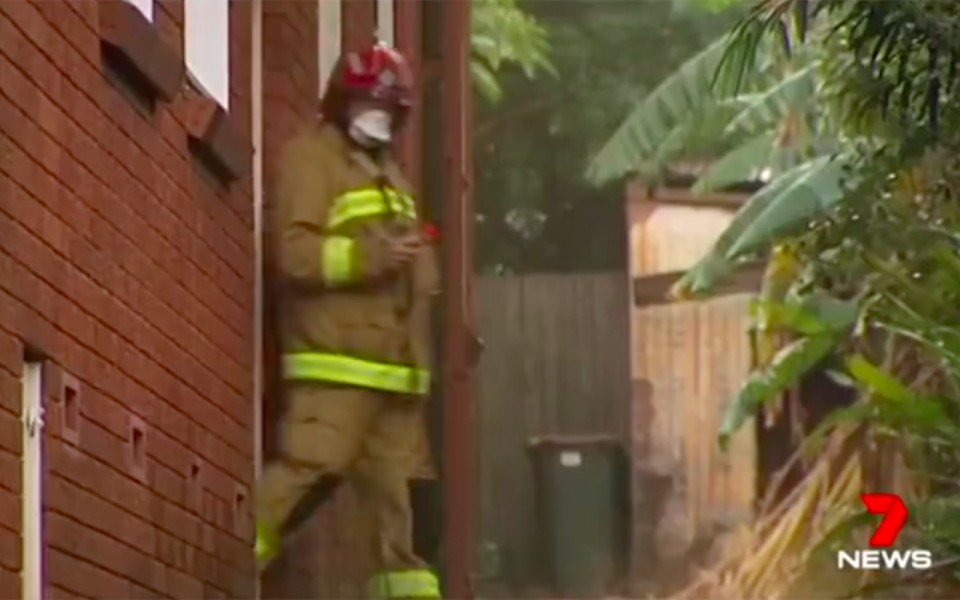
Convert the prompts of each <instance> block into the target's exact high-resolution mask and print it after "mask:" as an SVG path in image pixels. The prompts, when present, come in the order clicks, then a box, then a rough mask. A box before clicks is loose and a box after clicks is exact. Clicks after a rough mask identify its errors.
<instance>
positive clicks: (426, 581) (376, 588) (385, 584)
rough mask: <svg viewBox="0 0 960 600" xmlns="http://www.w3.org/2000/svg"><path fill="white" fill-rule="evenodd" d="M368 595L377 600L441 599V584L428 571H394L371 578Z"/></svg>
mask: <svg viewBox="0 0 960 600" xmlns="http://www.w3.org/2000/svg"><path fill="white" fill-rule="evenodd" d="M367 593H368V597H370V598H372V599H375V600H396V599H400V598H424V599H428V598H440V582H439V581H438V580H437V576H436V575H434V574H433V573H431V572H430V571H428V570H427V569H417V570H413V571H393V572H390V573H380V574H379V575H374V576H373V577H371V578H370V583H369V584H368V586H367Z"/></svg>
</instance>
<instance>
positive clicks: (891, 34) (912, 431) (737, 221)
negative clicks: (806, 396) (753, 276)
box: [597, 0, 960, 594]
mask: <svg viewBox="0 0 960 600" xmlns="http://www.w3.org/2000/svg"><path fill="white" fill-rule="evenodd" d="M958 32H960V5H957V4H956V3H929V2H911V1H908V0H890V1H887V2H869V1H859V0H858V1H841V0H822V1H820V2H816V3H814V2H807V1H803V0H784V1H780V2H763V3H758V4H757V6H756V8H754V10H753V12H752V13H751V14H750V15H749V17H748V18H747V19H745V20H744V21H743V22H742V23H741V24H740V25H738V26H737V27H736V28H734V30H733V31H732V32H731V33H730V34H728V36H727V38H726V41H725V47H724V49H723V58H722V60H721V62H720V65H719V67H718V69H717V70H716V71H715V72H714V73H709V74H706V75H703V74H701V75H696V76H699V77H700V81H699V83H697V82H692V81H686V82H684V83H683V84H682V85H680V84H677V83H675V82H674V83H673V84H672V85H673V86H674V88H677V89H679V88H682V89H687V90H689V89H703V88H702V86H703V85H706V84H708V83H710V82H713V85H712V87H711V88H710V94H709V95H704V100H703V101H701V102H699V103H690V102H687V104H686V105H687V106H697V107H699V108H698V109H697V110H698V111H700V112H702V113H706V114H709V115H714V114H719V113H715V112H713V111H714V110H715V109H716V107H718V106H723V105H728V106H729V105H730V104H731V103H732V104H736V105H737V106H738V107H741V108H740V109H739V112H738V114H737V115H735V116H733V117H729V118H727V119H726V120H725V123H726V126H725V127H724V129H723V131H722V132H721V133H720V134H719V135H718V136H717V137H716V138H714V139H712V140H709V139H707V140H691V139H689V138H687V139H683V140H682V142H678V141H677V139H676V136H671V135H669V134H663V133H662V132H663V130H664V129H669V127H670V126H671V124H670V123H669V115H668V116H667V117H666V118H665V117H664V116H663V113H656V112H655V111H652V110H647V111H646V114H645V115H641V116H639V117H638V116H637V115H632V116H631V118H632V119H652V120H657V119H659V120H660V121H661V123H660V124H659V125H658V126H657V127H653V126H650V127H647V129H646V131H653V132H655V135H654V136H652V137H651V138H649V139H646V140H644V141H643V144H640V143H638V142H633V145H632V146H630V141H629V140H627V141H624V140H623V139H621V142H623V143H624V144H626V145H627V146H628V147H629V150H630V151H636V152H635V153H634V157H640V158H641V159H642V161H644V162H646V163H649V162H650V161H651V160H654V161H657V160H659V161H662V162H660V163H659V164H657V165H656V166H657V168H661V169H662V168H668V166H669V164H670V163H669V161H670V160H676V159H677V158H678V157H686V156H690V155H691V154H693V155H696V154H697V153H698V152H701V151H702V149H703V148H710V149H718V148H724V147H726V148H733V150H732V151H730V153H729V154H726V155H724V154H723V153H715V154H714V156H718V157H719V158H718V160H716V162H715V163H714V166H713V168H712V169H710V170H709V171H707V173H706V174H705V175H704V176H703V179H705V180H706V182H705V183H703V182H701V183H700V184H699V189H710V188H712V187H714V186H722V185H726V184H729V183H730V182H732V181H736V180H737V178H743V177H745V176H746V175H747V174H749V173H750V172H751V170H752V169H751V167H753V170H754V171H755V170H756V169H759V168H761V167H763V168H765V169H770V170H771V171H775V170H776V169H777V168H779V169H780V172H779V175H776V176H774V177H772V180H771V181H769V183H767V184H766V185H765V186H764V187H763V188H762V189H761V190H760V191H759V192H758V193H757V194H756V195H754V197H753V198H751V199H750V200H749V201H748V202H747V203H746V204H745V205H744V206H743V208H742V209H741V210H740V211H739V212H738V214H737V215H736V217H735V218H734V220H733V222H732V223H731V225H730V226H729V228H728V229H727V230H726V231H725V232H724V233H723V234H722V235H721V236H720V238H719V240H718V241H717V243H716V244H715V246H714V247H713V248H712V249H711V251H710V252H709V253H708V254H707V255H706V256H704V257H703V258H702V259H701V261H700V262H699V263H697V265H696V266H695V267H694V268H693V269H691V270H690V271H689V272H688V273H687V274H686V275H685V277H684V279H683V281H682V284H681V286H680V287H681V291H685V292H687V293H694V294H705V293H709V291H710V290H711V289H712V287H713V286H714V285H715V284H716V283H717V282H718V281H719V280H720V279H721V278H722V277H723V276H725V275H726V274H728V273H729V272H730V271H731V270H733V269H735V268H736V267H737V265H738V264H739V263H740V262H742V261H743V260H744V259H746V258H749V257H755V256H758V255H763V254H766V253H769V252H770V250H771V249H781V248H787V249H789V252H790V253H791V254H792V256H794V257H795V259H796V261H797V262H798V263H799V265H800V268H799V269H797V271H796V273H793V274H791V275H790V276H789V277H787V278H781V279H778V280H772V279H771V280H768V281H767V282H766V283H765V288H768V287H769V288H770V289H776V290H777V293H776V294H775V295H774V296H776V297H783V298H785V299H784V300H782V301H781V300H769V299H765V300H763V301H762V302H759V303H758V304H757V306H756V307H755V312H756V314H757V316H758V317H760V316H762V317H763V329H764V330H767V329H771V328H772V329H774V330H778V331H789V332H792V334H793V335H794V336H796V339H795V341H793V342H792V343H791V344H790V345H788V346H786V347H785V348H783V349H781V350H780V352H779V353H777V354H776V355H775V356H773V358H772V359H771V360H766V361H764V362H763V364H761V366H760V368H759V369H758V370H757V372H756V373H754V374H752V375H751V376H750V377H749V378H748V380H747V381H746V382H745V383H744V385H743V387H742V389H741V390H740V391H739V393H738V394H736V395H735V396H734V398H732V399H731V401H730V402H729V404H728V407H727V413H726V418H725V420H724V422H723V425H722V429H721V431H720V441H721V443H726V442H727V441H728V440H729V437H730V436H731V435H732V434H733V433H734V432H735V431H736V430H737V429H738V428H739V427H741V426H742V425H743V423H745V422H746V421H747V420H748V419H749V417H750V416H751V415H753V414H756V412H757V411H758V410H759V409H760V408H761V407H762V406H763V405H764V404H765V403H766V402H768V401H770V399H771V398H773V397H775V396H776V395H777V394H779V393H780V392H782V391H783V390H784V389H785V388H786V387H787V386H789V385H790V384H791V383H792V382H795V381H797V379H798V378H799V377H801V376H802V375H803V373H804V372H805V371H806V370H808V369H810V368H811V367H812V366H813V365H815V364H817V363H818V361H820V360H822V359H825V358H827V357H830V356H836V357H839V359H840V360H839V361H837V364H836V365H835V370H834V374H835V376H836V377H837V378H838V379H842V380H843V381H844V382H845V384H847V385H851V386H854V387H856V389H857V390H858V392H859V400H858V401H857V403H856V404H854V405H853V406H852V407H849V408H846V409H842V410H838V411H836V412H835V413H834V414H833V415H831V416H830V417H829V418H828V419H827V420H826V421H825V422H824V423H823V424H822V425H821V428H820V429H819V430H818V431H817V432H816V433H815V435H814V436H812V437H811V441H812V442H815V441H816V440H818V439H822V437H823V434H824V431H825V430H827V429H829V428H830V427H833V426H836V425H837V424H839V423H846V424H849V423H851V422H855V423H860V424H861V425H865V426H869V429H870V430H871V431H872V435H873V436H874V438H876V439H880V440H885V441H889V442H892V443H894V444H896V447H897V448H898V449H899V452H900V455H901V456H902V457H903V458H904V459H905V460H906V461H907V463H908V466H909V467H910V469H911V471H912V474H913V475H914V477H915V479H916V483H917V484H918V485H921V487H922V491H921V496H922V498H921V500H920V501H918V502H916V503H915V504H913V505H912V507H915V508H916V512H917V513H918V516H917V518H916V519H915V520H914V521H913V522H912V523H913V524H912V526H911V531H910V532H908V535H910V536H912V539H913V540H916V543H917V546H920V547H931V548H934V549H936V550H937V552H938V554H937V555H936V556H937V558H938V559H942V561H943V564H941V565H940V566H938V568H937V569H935V572H934V574H933V575H936V576H939V577H941V578H945V579H947V580H949V579H951V578H956V577H957V569H956V565H957V564H960V546H958V545H957V544H956V542H955V540H954V538H953V537H952V536H950V535H946V536H945V535H943V534H942V532H943V531H960V520H958V519H957V518H956V516H955V507H956V497H957V496H958V495H960V487H958V484H957V482H958V481H960V478H958V475H960V235H958V234H957V232H958V231H960V158H958V154H957V149H958V148H960V130H958V128H957V125H958V124H960V105H957V103H956V101H955V91H956V89H957V86H958V85H960V76H958V71H960V69H958V66H960V41H958V40H960V37H958V35H957V34H958ZM771 65H773V66H774V69H773V71H774V72H778V73H779V74H780V75H779V77H777V78H776V80H775V81H774V82H773V83H771V82H770V81H768V80H767V77H766V74H768V73H770V72H771ZM687 76H688V77H692V76H695V74H694V73H693V72H692V71H688V72H687ZM718 82H719V83H722V85H723V86H726V87H727V89H726V90H724V91H723V92H720V91H718ZM664 101H665V100H664ZM645 102H647V103H649V98H648V99H647V101H645ZM641 108H642V107H641ZM725 114H729V113H725ZM695 118H696V119H697V120H703V119H705V117H704V116H703V115H700V116H697V117H695ZM694 142H696V143H694ZM767 144H772V145H771V146H767ZM608 146H610V144H609V143H608ZM664 147H666V148H667V150H664ZM764 148H767V149H774V150H777V151H789V152H792V156H791V157H789V158H788V159H787V160H786V161H784V160H782V159H781V156H780V155H779V153H778V152H771V153H768V155H767V156H765V155H764V152H763V150H764ZM628 154H629V152H627V151H624V152H621V155H622V156H623V155H628ZM622 156H621V158H622ZM664 157H665V158H664ZM601 158H602V159H603V161H606V162H608V163H609V162H611V161H612V160H613V159H611V158H610V157H609V156H607V157H598V159H597V160H598V161H600V160H601ZM666 159H669V160H666ZM754 159H755V160H756V162H753V164H752V165H751V162H752V160H754ZM791 160H792V161H795V162H794V163H793V166H787V165H789V164H790V162H789V161H791ZM634 165H635V166H634V167H633V168H632V170H633V171H634V172H637V171H640V172H643V169H642V168H640V167H638V166H636V165H637V161H635V163H634ZM613 171H614V170H610V169H608V172H613ZM777 256H778V253H777V252H776V251H775V252H774V258H772V259H771V265H773V264H774V261H775V259H777ZM776 271H777V270H776V269H770V271H769V272H770V273H776ZM798 274H799V275H798ZM785 288H788V289H786V291H784V290H785ZM817 307H819V308H817ZM867 485H868V486H869V485H871V482H869V481H868V482H867ZM945 507H948V508H945ZM851 514H853V513H851ZM861 522H862V519H861V518H860V516H858V515H853V516H852V517H851V518H850V519H849V520H847V521H846V522H845V523H844V524H843V526H842V527H841V528H840V529H842V530H843V531H839V530H838V531H835V532H832V533H830V534H828V535H826V536H825V539H824V543H825V544H826V545H830V544H833V543H834V541H835V539H836V538H837V536H841V535H846V534H847V533H850V532H851V531H854V530H855V529H857V528H858V527H859V524H860V523H861ZM828 542H829V543H828ZM848 543H849V542H848ZM893 583H897V582H896V581H895V582H893ZM901 583H902V582H901ZM897 589H898V590H900V593H901V594H902V593H903V589H905V588H902V587H901V588H897ZM863 593H864V594H865V593H866V592H865V591H864V592H863Z"/></svg>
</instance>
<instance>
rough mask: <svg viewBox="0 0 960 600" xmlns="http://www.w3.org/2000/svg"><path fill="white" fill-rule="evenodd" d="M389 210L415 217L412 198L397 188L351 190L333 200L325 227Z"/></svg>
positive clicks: (336, 225)
mask: <svg viewBox="0 0 960 600" xmlns="http://www.w3.org/2000/svg"><path fill="white" fill-rule="evenodd" d="M384 195H386V198H384ZM390 212H392V213H396V214H399V215H403V216H405V217H408V218H410V219H416V218H417V211H416V205H415V203H414V201H413V198H411V197H410V196H408V195H406V194H402V193H400V192H398V191H397V190H394V189H385V190H384V191H383V192H381V191H380V190H379V189H376V188H363V189H358V190H353V191H350V192H347V193H345V194H342V195H340V196H338V197H337V198H336V199H335V200H334V201H333V206H332V207H331V208H330V214H329V216H328V217H327V227H328V228H330V229H333V228H334V227H339V226H340V225H343V224H344V223H346V222H347V221H352V220H353V219H361V218H364V217H375V216H377V215H383V214H387V213H390Z"/></svg>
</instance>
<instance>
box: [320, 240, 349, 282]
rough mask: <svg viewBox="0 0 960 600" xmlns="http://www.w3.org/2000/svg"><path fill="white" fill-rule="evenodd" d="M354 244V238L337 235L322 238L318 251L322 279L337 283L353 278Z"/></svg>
mask: <svg viewBox="0 0 960 600" xmlns="http://www.w3.org/2000/svg"><path fill="white" fill-rule="evenodd" d="M356 246H357V243H356V242H355V241H354V240H352V239H350V238H348V237H343V236H339V235H331V236H328V237H327V238H325V239H324V240H323V247H322V249H321V251H320V253H321V264H322V267H321V268H322V270H323V280H324V281H326V282H327V283H332V284H337V283H344V282H347V281H350V280H351V279H352V278H353V274H354V251H355V250H356Z"/></svg>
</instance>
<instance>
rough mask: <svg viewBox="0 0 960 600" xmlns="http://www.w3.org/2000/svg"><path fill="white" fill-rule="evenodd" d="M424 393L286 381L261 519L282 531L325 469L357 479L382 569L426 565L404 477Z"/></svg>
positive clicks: (261, 496) (418, 432) (414, 449)
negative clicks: (287, 386)
mask: <svg viewBox="0 0 960 600" xmlns="http://www.w3.org/2000/svg"><path fill="white" fill-rule="evenodd" d="M425 406H426V403H425V399H423V398H420V397H413V396H402V395H398V394H392V393H387V392H379V391H376V390H368V389H364V388H357V387H347V386H342V387H341V386H333V385H329V384H321V383H313V382H310V383H306V382H304V383H295V384H291V387H290V389H289V391H288V396H287V406H286V414H285V415H284V418H283V421H282V423H281V428H282V429H281V431H280V440H281V442H280V444H281V448H280V456H279V457H278V458H277V459H276V460H274V461H273V462H272V463H271V464H268V465H266V466H265V468H264V471H263V473H262V476H261V479H260V482H259V484H258V490H257V492H258V493H257V497H256V512H257V519H258V522H259V523H262V524H264V525H265V526H267V527H269V528H271V529H273V530H274V531H279V529H280V528H281V527H282V526H283V524H284V522H285V521H286V520H287V518H288V517H289V516H290V513H291V511H292V510H293V509H294V507H295V506H296V505H297V503H298V502H299V501H300V500H301V499H302V498H303V497H304V496H305V495H306V494H307V493H308V492H309V491H310V489H311V488H312V487H313V486H314V485H315V484H316V483H317V482H318V481H319V480H320V478H321V477H323V476H325V475H340V476H343V477H344V478H345V479H346V481H347V482H349V483H350V484H352V485H353V486H354V489H355V490H356V492H357V497H358V499H359V501H360V502H361V509H362V510H363V511H364V512H365V513H366V514H367V515H368V516H369V517H370V518H371V519H372V520H373V523H372V525H373V527H372V528H366V530H367V531H369V530H372V531H373V532H375V533H374V535H373V538H374V539H372V540H370V543H371V547H372V550H373V552H374V556H375V557H376V559H377V560H378V562H379V568H380V569H382V570H384V571H396V570H403V569H419V568H423V567H424V566H425V565H424V563H423V561H421V560H420V559H419V558H418V557H417V556H416V555H415V554H414V551H413V540H412V514H411V511H410V497H409V490H408V487H407V486H408V480H409V479H410V477H411V475H412V473H413V471H414V469H415V467H416V464H415V463H416V461H417V459H418V458H420V457H419V456H418V450H420V448H418V446H419V444H420V443H421V440H422V431H423V418H424V416H423V415H424V409H425Z"/></svg>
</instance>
